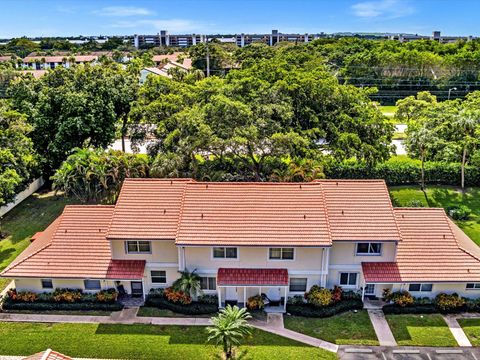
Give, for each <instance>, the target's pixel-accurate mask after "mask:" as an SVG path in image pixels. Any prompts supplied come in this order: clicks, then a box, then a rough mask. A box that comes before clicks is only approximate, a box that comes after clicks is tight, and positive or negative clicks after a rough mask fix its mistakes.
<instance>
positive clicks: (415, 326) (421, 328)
mask: <svg viewBox="0 0 480 360" xmlns="http://www.w3.org/2000/svg"><path fill="white" fill-rule="evenodd" d="M386 318H387V321H388V324H389V325H390V329H392V333H393V336H394V337H395V340H397V343H398V345H401V346H458V344H457V342H456V341H455V339H454V337H453V335H452V333H451V332H450V329H449V328H448V326H447V324H446V323H445V320H443V318H442V316H441V315H440V314H429V315H386Z"/></svg>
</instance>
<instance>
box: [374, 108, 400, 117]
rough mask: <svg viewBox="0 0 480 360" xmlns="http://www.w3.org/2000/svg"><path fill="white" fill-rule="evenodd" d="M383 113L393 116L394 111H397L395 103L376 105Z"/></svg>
mask: <svg viewBox="0 0 480 360" xmlns="http://www.w3.org/2000/svg"><path fill="white" fill-rule="evenodd" d="M378 108H379V109H380V111H381V112H382V114H383V115H385V116H387V117H389V118H392V117H394V116H395V112H396V111H397V107H396V106H395V105H392V106H379V107H378Z"/></svg>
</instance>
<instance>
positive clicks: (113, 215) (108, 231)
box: [105, 178, 132, 251]
mask: <svg viewBox="0 0 480 360" xmlns="http://www.w3.org/2000/svg"><path fill="white" fill-rule="evenodd" d="M129 179H130V180H131V179H132V178H125V179H124V180H123V183H122V186H121V187H120V191H119V192H118V196H117V199H116V200H115V205H114V206H113V211H112V218H111V219H110V223H109V224H108V228H107V232H106V233H105V239H108V236H109V234H110V228H111V227H112V222H113V218H114V217H115V212H116V210H117V203H118V199H120V196H122V192H123V188H124V186H125V182H126V181H127V180H129ZM111 250H112V249H111V246H110V251H111Z"/></svg>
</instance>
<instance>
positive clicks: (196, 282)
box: [172, 269, 202, 298]
mask: <svg viewBox="0 0 480 360" xmlns="http://www.w3.org/2000/svg"><path fill="white" fill-rule="evenodd" d="M196 271H197V269H195V270H193V271H192V272H190V271H188V269H185V270H184V271H179V272H180V274H181V275H180V277H179V278H178V279H177V280H175V282H174V283H173V285H172V287H173V288H174V289H175V290H176V291H183V292H184V293H185V294H188V295H190V296H191V297H192V298H196V296H197V295H198V294H200V293H201V292H202V288H201V286H200V276H198V274H197V273H196Z"/></svg>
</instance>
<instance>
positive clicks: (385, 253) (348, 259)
mask: <svg viewBox="0 0 480 360" xmlns="http://www.w3.org/2000/svg"><path fill="white" fill-rule="evenodd" d="M395 248H396V244H395V243H394V242H385V243H382V253H381V255H380V256H378V255H368V256H358V255H356V243H355V242H334V243H333V245H332V250H331V251H330V265H340V264H344V265H353V264H361V263H362V262H369V261H375V262H379V261H382V262H383V261H395Z"/></svg>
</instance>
